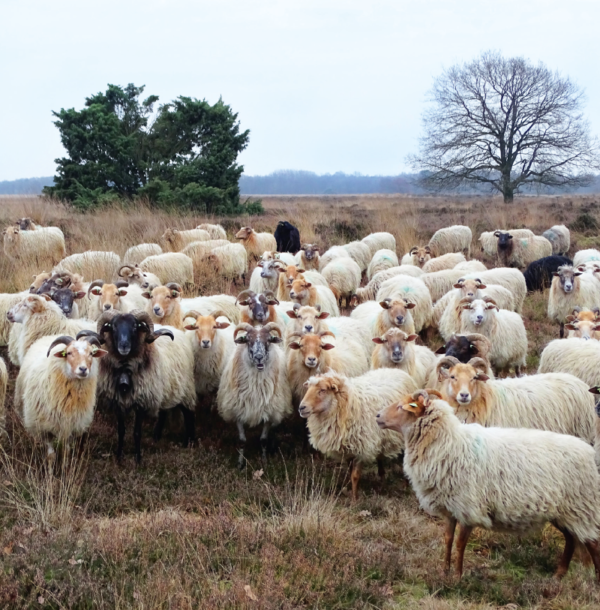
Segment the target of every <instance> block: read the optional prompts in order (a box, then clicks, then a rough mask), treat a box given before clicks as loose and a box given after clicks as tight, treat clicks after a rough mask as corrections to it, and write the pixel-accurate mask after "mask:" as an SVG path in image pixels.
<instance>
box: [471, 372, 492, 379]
mask: <svg viewBox="0 0 600 610" xmlns="http://www.w3.org/2000/svg"><path fill="white" fill-rule="evenodd" d="M489 378H490V377H489V375H486V374H485V373H477V375H475V379H477V381H488V379H489Z"/></svg>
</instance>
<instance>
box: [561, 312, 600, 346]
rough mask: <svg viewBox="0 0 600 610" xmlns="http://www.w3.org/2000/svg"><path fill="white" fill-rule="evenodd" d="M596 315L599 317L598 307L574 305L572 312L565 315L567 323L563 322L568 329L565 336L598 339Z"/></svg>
mask: <svg viewBox="0 0 600 610" xmlns="http://www.w3.org/2000/svg"><path fill="white" fill-rule="evenodd" d="M598 317H600V307H594V309H587V308H583V309H582V308H581V307H575V308H574V309H573V313H572V314H571V315H570V316H567V324H565V328H566V329H567V330H568V331H569V334H568V335H567V337H568V338H572V337H578V338H580V339H585V340H589V339H596V341H598V340H600V321H599V320H598Z"/></svg>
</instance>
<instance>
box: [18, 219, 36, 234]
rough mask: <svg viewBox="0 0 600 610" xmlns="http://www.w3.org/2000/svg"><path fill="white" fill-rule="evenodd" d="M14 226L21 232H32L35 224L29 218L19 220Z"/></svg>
mask: <svg viewBox="0 0 600 610" xmlns="http://www.w3.org/2000/svg"><path fill="white" fill-rule="evenodd" d="M15 224H16V225H17V226H18V227H19V229H21V231H33V230H34V229H35V223H34V222H33V220H31V218H19V219H18V220H17V222H16V223H15Z"/></svg>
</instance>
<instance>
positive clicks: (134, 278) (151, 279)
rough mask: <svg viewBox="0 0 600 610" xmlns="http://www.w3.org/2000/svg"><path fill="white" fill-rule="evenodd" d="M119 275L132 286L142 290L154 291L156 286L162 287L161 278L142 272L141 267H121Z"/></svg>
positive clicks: (136, 265)
mask: <svg viewBox="0 0 600 610" xmlns="http://www.w3.org/2000/svg"><path fill="white" fill-rule="evenodd" d="M117 275H118V276H119V277H121V278H123V279H124V280H125V281H126V282H127V283H128V284H129V285H130V286H132V285H134V284H135V285H136V286H139V287H140V288H141V289H142V290H152V289H153V288H155V287H156V286H160V284H161V281H160V278H159V277H158V276H157V275H155V274H154V273H150V272H149V271H142V269H141V267H140V266H139V265H138V264H137V263H136V264H135V265H121V267H119V270H118V271H117Z"/></svg>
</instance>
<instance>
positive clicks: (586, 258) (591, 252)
mask: <svg viewBox="0 0 600 610" xmlns="http://www.w3.org/2000/svg"><path fill="white" fill-rule="evenodd" d="M591 262H597V263H600V250H596V249H595V248H588V249H587V250H579V251H578V252H575V256H573V267H579V265H583V264H585V263H591Z"/></svg>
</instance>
